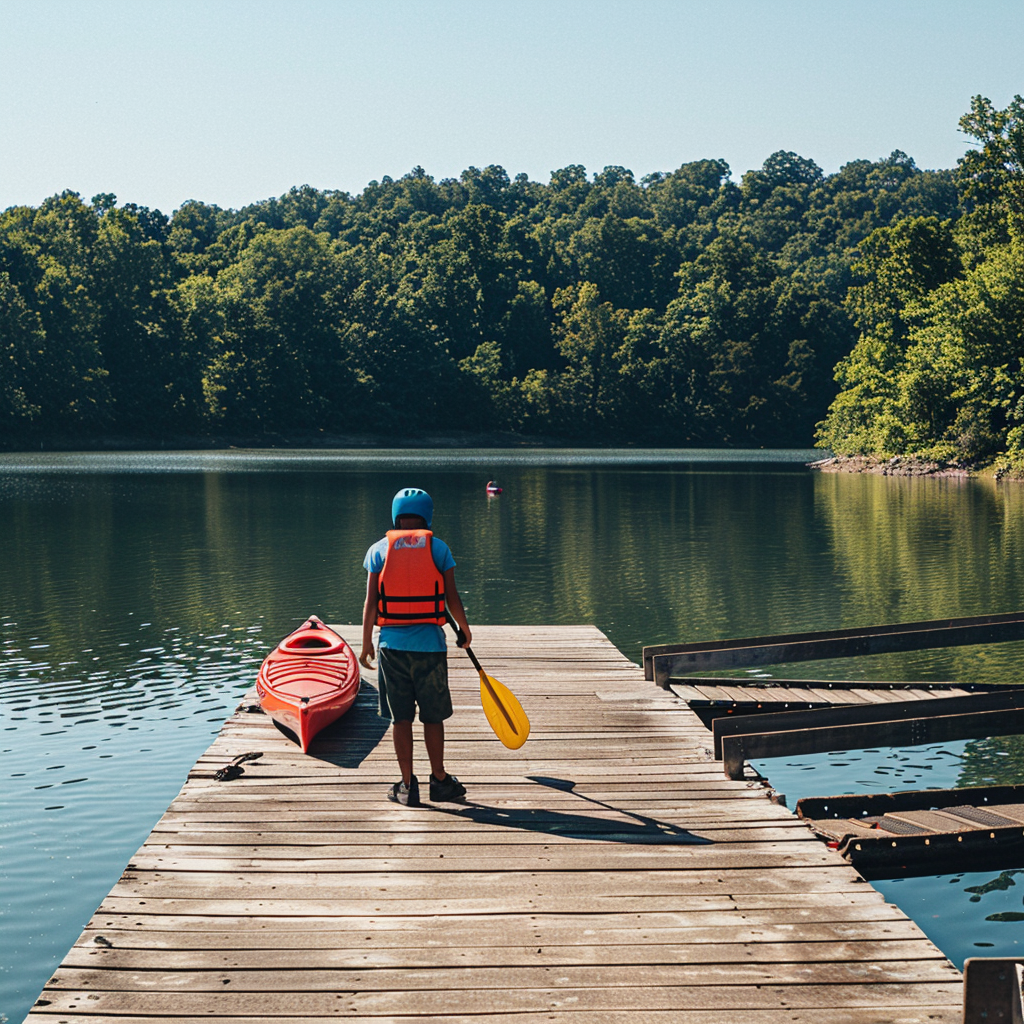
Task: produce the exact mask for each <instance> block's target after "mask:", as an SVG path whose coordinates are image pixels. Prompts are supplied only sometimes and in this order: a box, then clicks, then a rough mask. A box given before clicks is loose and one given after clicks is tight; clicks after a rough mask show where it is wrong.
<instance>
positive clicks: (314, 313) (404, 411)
mask: <svg viewBox="0 0 1024 1024" xmlns="http://www.w3.org/2000/svg"><path fill="white" fill-rule="evenodd" d="M986 109H988V111H989V114H991V115H992V116H995V114H996V113H998V112H994V111H991V110H990V108H986ZM979 110H980V111H981V112H980V113H979V114H978V116H979V117H981V116H983V115H984V111H983V110H981V108H979ZM972 123H973V122H972ZM979 130H980V129H979ZM985 130H990V129H985ZM979 154H980V155H981V158H982V163H980V164H979V163H978V161H977V160H973V158H975V157H978V156H979ZM984 154H985V150H980V151H979V150H975V151H972V152H971V153H969V154H968V156H967V157H965V158H964V161H961V166H960V167H959V168H958V169H957V170H955V171H954V170H938V171H927V170H921V169H919V168H918V167H917V166H916V165H915V163H914V161H913V160H912V159H911V158H910V157H908V156H907V155H906V154H904V153H902V152H899V151H897V152H894V153H893V154H892V155H891V156H889V157H886V158H884V159H880V160H874V161H871V160H855V161H852V162H850V163H848V164H846V165H845V166H844V167H842V168H841V169H840V170H839V171H838V172H836V173H834V174H828V175H826V174H824V173H823V172H822V170H821V168H819V167H818V166H817V165H816V164H815V163H814V162H813V161H812V160H809V159H806V158H803V157H801V156H798V155H797V154H795V153H790V152H783V151H780V152H777V153H774V154H772V155H771V156H770V157H769V158H768V159H767V160H766V161H765V162H764V164H763V166H762V167H761V168H760V169H758V170H753V171H749V172H747V173H746V174H744V175H742V178H741V180H740V181H739V183H736V182H734V181H733V180H732V176H731V172H730V168H729V167H728V165H727V164H726V163H724V162H723V161H721V160H701V161H696V162H693V163H687V164H684V165H683V166H681V167H679V168H678V169H676V170H674V171H671V172H664V173H656V174H651V175H647V176H646V177H644V178H642V179H641V180H639V181H637V180H636V179H635V178H634V175H633V174H632V172H630V171H629V170H627V169H626V168H623V167H606V168H605V169H604V170H603V171H600V172H598V173H596V174H593V175H588V173H587V172H586V170H585V168H583V167H582V166H577V165H572V166H569V167H565V168H562V169H560V170H556V171H554V172H553V173H552V174H551V179H550V181H549V182H548V183H546V184H542V183H539V182H535V181H531V180H530V179H529V178H528V177H527V176H526V175H523V174H520V175H517V176H516V177H514V178H510V176H509V175H508V174H507V173H506V171H505V170H504V169H503V168H501V167H498V166H490V167H486V168H484V169H482V170H481V169H478V168H475V167H470V168H468V169H467V170H466V171H464V172H463V173H462V174H461V175H460V176H459V177H458V178H457V179H454V178H453V179H444V180H441V181H436V180H435V179H434V178H432V177H431V176H430V175H428V174H427V173H426V172H425V171H424V170H423V169H422V168H419V167H417V168H414V169H413V170H412V171H410V172H409V173H408V174H406V175H405V176H404V177H401V178H399V179H397V180H392V179H391V178H387V177H385V178H384V179H383V180H381V181H379V182H378V181H373V182H371V183H370V184H369V185H368V186H367V187H366V188H365V189H364V190H363V191H362V192H361V193H359V194H358V195H353V194H349V193H345V192H338V191H330V190H319V189H315V188H311V187H309V186H302V187H297V188H293V189H291V190H290V191H289V192H287V193H286V194H285V195H283V196H280V197H279V198H274V199H268V200H265V201H262V202H258V203H254V204H253V205H251V206H247V207H245V208H243V209H240V210H225V209H221V208H218V207H217V206H214V205H210V204H207V203H202V202H197V201H190V202H186V203H184V204H183V205H182V206H181V207H180V208H179V209H178V210H176V211H175V212H174V214H173V216H171V217H167V216H165V215H163V214H162V213H160V211H158V210H150V209H147V208H146V207H140V206H137V205H135V204H131V203H128V204H123V205H118V202H117V199H116V197H115V196H113V195H109V194H102V195H98V196H94V197H93V198H92V199H91V201H89V202H86V201H85V200H84V199H83V198H82V197H81V196H80V195H78V194H77V193H74V192H70V191H66V192H64V193H62V194H61V195H57V196H53V197H51V198H49V199H46V200H45V201H43V202H42V203H41V204H40V205H39V206H38V207H30V206H16V207H11V208H9V209H7V210H6V211H4V212H3V213H2V214H0V425H2V426H0V431H2V434H3V435H4V436H6V438H7V439H8V444H9V445H10V444H21V443H26V442H30V441H32V440H39V439H43V438H46V437H52V436H62V437H67V436H74V437H76V438H81V439H83V440H84V439H88V438H102V437H105V436H110V435H128V436H132V437H138V438H153V439H156V438H162V437H175V436H177V437H181V436H193V435H197V434H207V435H214V436H231V435H235V436H246V437H259V436H260V435H263V434H266V433H273V434H277V435H285V436H287V435H288V434H289V433H291V434H304V433H306V432H309V431H318V430H323V431H326V432H328V433H335V434H360V433H366V434H370V433H372V434H375V435H377V436H382V437H385V438H393V439H394V441H395V442H396V443H399V442H401V441H403V440H405V439H408V438H410V437H413V436H415V435H417V434H419V433H423V432H429V433H443V432H445V431H453V432H455V431H481V432H482V431H514V432H516V433H519V434H523V435H528V436H529V435H535V436H536V435H546V436H556V437H561V438H565V439H567V440H572V441H575V442H580V443H633V442H635V443H648V444H659V445H660V444H664V445H731V446H761V445H763V446H787V445H807V444H809V443H811V441H812V439H813V437H814V433H815V428H816V424H819V421H821V420H822V418H823V417H825V420H824V423H823V424H822V425H821V433H820V437H821V439H822V441H823V442H824V443H828V444H829V445H831V446H832V447H833V448H835V449H836V450H840V451H841V450H844V447H845V449H849V450H853V449H855V448H857V447H858V446H862V447H863V446H865V445H867V446H869V447H870V446H874V448H875V449H877V450H886V451H887V450H888V448H886V447H885V445H883V444H881V438H882V435H881V434H879V433H878V431H879V429H880V427H879V424H880V423H881V422H882V421H883V420H884V422H885V423H886V424H890V423H891V422H897V421H899V422H907V416H908V415H909V412H908V411H907V410H908V409H909V408H910V406H907V409H904V408H903V407H898V408H897V405H894V404H893V403H894V402H896V401H897V399H899V400H902V398H901V397H900V396H902V395H903V394H904V392H906V394H907V395H910V393H911V391H912V392H913V396H914V397H913V401H912V402H911V405H912V406H913V409H914V410H917V408H918V406H919V405H921V403H922V401H924V402H925V404H926V405H927V402H931V405H927V410H924V406H922V412H921V416H923V417H924V418H923V419H920V422H922V423H923V422H925V420H928V418H929V417H931V419H930V420H929V422H934V423H937V422H938V420H937V419H936V418H935V417H936V416H937V415H938V414H939V409H938V406H937V405H936V403H937V402H938V400H939V397H940V396H938V395H934V394H933V392H934V390H935V387H936V386H937V385H936V380H935V374H936V373H940V372H942V371H940V367H939V365H938V364H939V363H940V362H941V360H939V361H937V360H936V359H934V358H931V357H930V356H929V355H928V354H927V353H926V350H925V349H924V348H922V345H925V343H926V339H927V340H928V344H931V345H932V347H933V348H934V346H935V345H939V346H940V348H941V347H942V346H941V343H940V342H939V339H938V335H939V334H940V333H941V331H940V327H941V325H943V324H945V325H954V324H960V325H961V327H962V328H963V329H964V330H966V329H967V322H968V320H969V319H970V317H969V315H968V312H969V310H970V309H971V308H973V307H972V305H971V304H972V302H974V301H976V300H975V299H974V298H972V295H973V294H974V293H973V292H971V290H970V289H971V288H974V289H975V291H978V290H979V289H980V290H981V291H984V290H985V289H986V288H990V286H991V287H994V286H996V285H997V284H999V286H1000V287H1003V288H1004V289H1008V290H1012V284H1011V276H1010V275H1011V274H1012V272H1013V270H1012V268H1013V266H1015V264H1013V263H1012V258H1011V253H1012V251H1014V249H1013V246H1014V245H1015V244H1016V243H1015V242H1014V241H1013V239H1014V238H1015V237H1016V236H1014V235H1013V230H1014V229H1013V227H1012V223H1011V220H1012V218H1010V217H1009V215H1008V213H1004V212H1002V211H1003V210H1004V207H1005V206H1006V204H1007V202H1008V200H1007V199H1006V197H1007V196H1010V195H1011V194H1012V195H1016V194H1017V193H1015V192H1013V191H1012V189H1011V188H1010V186H1009V185H1007V184H1006V181H1004V180H1003V179H1002V178H1001V177H1000V175H999V174H998V173H996V172H994V171H992V170H991V168H990V166H989V163H990V162H989V163H986V162H985V160H986V159H987V158H986V157H985V156H984ZM972 161H973V162H972ZM1006 176H1007V180H1010V179H1013V173H1011V171H1006ZM1013 180H1016V179H1013ZM965 182H967V184H968V186H969V187H966V186H965ZM1014 187H1016V186H1014ZM1018 248H1019V247H1018ZM1000 254H1004V255H1000ZM1007 261H1010V262H1007ZM1020 280H1021V279H1020V276H1019V274H1018V276H1017V281H1018V286H1017V287H1018V289H1019V282H1020ZM972 281H973V282H974V283H973V284H971V282H972ZM943 289H946V290H945V291H943ZM932 294H934V295H935V296H936V298H935V303H936V305H935V306H934V309H933V311H932V313H930V314H928V315H925V313H924V312H922V309H923V307H922V301H923V299H924V297H926V296H929V295H932ZM979 294H980V292H979ZM985 294H986V295H987V294H990V292H985ZM929 308H931V307H929ZM996 315H997V313H996V311H993V316H996ZM958 317H959V319H958ZM1018 325H1019V321H1018ZM950 329H952V327H951V328H950ZM972 330H974V328H973V327H972ZM980 330H981V327H980V325H978V331H979V332H980ZM887 332H888V333H887ZM973 337H974V335H973V334H972V338H973ZM985 337H986V338H988V337H989V334H988V333H986V334H985ZM976 340H977V344H981V343H982V342H981V338H980V337H979V338H978V339H976ZM973 343H974V342H972V344H973ZM1005 343H1006V344H1009V343H1010V339H1009V338H1006V339H1005ZM1017 343H1018V346H1019V344H1020V337H1019V336H1018V338H1017ZM984 344H988V345H991V344H993V342H991V341H986V342H985V343H984ZM886 346H888V347H886ZM928 351H929V352H930V351H931V350H928ZM950 358H953V357H952V356H950ZM978 358H982V355H981V354H979V356H978ZM901 359H902V360H903V363H900V360H901ZM976 362H977V360H976ZM898 363H900V366H899V368H898V367H897V364H898ZM837 364H839V374H838V378H837V377H836V376H835V374H836V366H837ZM904 364H906V365H905V366H904ZM942 365H943V366H945V364H942ZM972 365H973V364H972ZM897 368H898V369H899V372H900V373H905V374H910V375H911V376H913V379H914V381H915V382H916V383H915V384H914V386H913V388H910V387H909V385H908V387H907V388H904V387H903V385H902V384H901V385H899V386H896V387H895V390H893V388H894V385H893V384H892V380H890V378H892V379H895V377H894V374H895V373H896V371H897ZM1020 373H1021V369H1020V366H1019V365H1017V364H1015V365H1014V367H1012V368H1011V369H1009V370H1007V369H1006V368H1005V367H1004V369H1003V370H1000V371H999V372H998V373H996V372H995V371H993V373H992V374H990V375H989V377H984V375H982V376H981V377H979V378H978V379H977V380H974V379H973V378H972V381H971V383H970V384H969V386H968V385H965V386H966V387H968V390H969V391H970V398H969V400H965V401H964V402H962V403H961V404H962V405H963V407H964V408H968V407H969V409H970V410H971V412H970V413H969V414H968V413H965V414H964V415H965V417H966V418H965V419H964V420H963V424H962V428H963V429H960V428H959V427H958V428H956V429H958V430H960V434H961V435H963V436H964V437H968V436H970V437H974V438H979V439H983V438H984V437H986V436H988V435H986V434H985V431H986V430H988V431H989V432H993V431H995V432H998V430H999V423H998V422H997V419H998V417H997V416H996V414H995V412H994V411H993V406H992V397H993V393H992V392H991V390H987V389H988V388H989V385H990V384H992V383H995V384H996V385H997V388H996V392H995V394H997V395H998V402H999V403H1003V404H1002V405H999V408H1000V409H1002V410H1003V415H1004V416H1005V417H1009V416H1010V413H1009V409H1010V408H1011V407H1013V403H1014V402H1015V401H1017V399H1016V391H1015V390H1014V388H1015V387H1016V385H1015V384H1014V383H1013V381H1015V380H1016V379H1017V378H1016V377H1015V376H1014V374H1017V375H1018V376H1019V374H1020ZM915 374H916V376H915ZM929 374H931V375H932V376H931V377H930V378H929V379H927V380H926V379H925V378H926V377H928V375H929ZM940 390H942V389H941V388H940ZM941 398H942V400H943V401H947V402H949V401H953V402H956V401H959V399H956V398H955V397H954V396H953V395H952V393H950V392H949V389H948V388H947V389H945V393H944V394H942V395H941ZM926 400H927V401H926ZM908 401H910V399H909V398H908ZM1007 403H1008V404H1007ZM997 404H998V403H997ZM830 405H831V409H830ZM1014 408H1015V407H1014ZM986 410H987V411H986ZM1021 412H1022V416H1024V407H1022V410H1021ZM914 414H915V415H917V413H916V412H915V413H914ZM1013 415H1016V413H1013ZM972 417H973V418H972ZM986 417H987V418H986ZM914 422H915V424H916V423H917V422H918V420H915V421H914ZM1006 422H1007V423H1008V422H1009V418H1007V419H1006ZM1015 422H1016V421H1015ZM886 429H889V428H888V427H886ZM893 429H895V428H893ZM943 429H945V428H943ZM914 430H915V431H918V428H917V426H915V427H914ZM972 431H973V433H972ZM919 436H923V435H921V434H920V431H918V432H917V433H913V432H911V433H910V434H906V435H904V434H901V435H900V438H899V443H900V444H909V443H911V442H910V441H909V440H904V437H906V438H912V439H913V443H915V444H916V443H917V439H918V438H919ZM943 436H945V435H943ZM958 436H959V435H958ZM893 437H894V438H895V435H893ZM885 441H886V444H889V443H890V441H889V435H888V434H886V435H885ZM892 443H896V441H895V440H894V441H893V442H892ZM971 443H972V444H974V445H975V449H976V448H977V445H978V444H980V443H984V442H983V440H982V441H972V442H971ZM975 449H972V450H975Z"/></svg>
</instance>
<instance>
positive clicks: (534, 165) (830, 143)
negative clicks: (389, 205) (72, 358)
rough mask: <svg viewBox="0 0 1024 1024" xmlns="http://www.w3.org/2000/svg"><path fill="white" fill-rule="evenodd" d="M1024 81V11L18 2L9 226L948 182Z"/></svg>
mask: <svg viewBox="0 0 1024 1024" xmlns="http://www.w3.org/2000/svg"><path fill="white" fill-rule="evenodd" d="M1022 57H1024V0H974V2H972V3H966V2H964V0H955V2H950V0H817V2H812V0H802V2H796V0H715V2H705V0H628V2H621V0H585V2H583V0H503V2H499V0H373V2H367V0H332V2H328V0H244V2H238V0H202V2H194V0H0V209H6V208H7V207H9V206H12V205H18V204H26V205H31V206H35V205H38V204H39V203H40V202H41V201H42V200H43V199H45V198H46V197H47V196H50V195H53V194H55V193H59V192H61V191H62V190H64V189H72V190H73V191H75V192H78V193H80V194H81V195H82V196H83V197H84V198H85V199H87V200H88V199H91V198H92V196H94V195H96V194H97V193H100V192H113V193H114V194H116V195H117V197H118V201H119V202H121V203H127V202H134V203H138V204H139V205H141V206H149V207H152V208H158V209H160V210H162V211H163V212H164V213H168V214H169V213H171V212H172V211H173V210H175V209H176V208H177V207H179V206H180V205H181V204H182V203H183V202H185V201H186V200H188V199H197V200H202V201H203V202H207V203H215V204H217V205H218V206H222V207H226V208H238V207H241V206H245V205H247V204H249V203H252V202H257V201H259V200H261V199H266V198H268V197H271V196H277V195H281V194H282V193H284V192H286V191H287V190H288V189H289V188H291V187H293V186H297V185H303V184H309V185H313V186H315V187H317V188H321V189H340V190H342V191H347V192H352V193H358V192H359V191H361V190H362V189H363V188H364V187H365V186H366V185H367V184H368V183H369V182H370V181H372V180H380V179H381V178H382V177H384V176H385V175H390V176H391V177H393V178H398V177H401V176H402V175H403V174H406V173H407V172H408V171H410V170H411V169H412V168H414V167H416V166H422V167H423V168H424V169H425V170H426V171H427V173H428V174H431V175H432V176H433V177H435V178H437V179H441V178H446V177H458V175H459V174H460V173H461V172H462V171H463V170H464V169H465V168H467V167H470V166H476V167H481V168H482V167H485V166H487V165H489V164H500V165H501V166H502V167H504V168H505V169H506V171H508V173H509V174H510V175H511V176H514V175H516V174H519V173H525V174H527V175H528V176H529V177H530V178H531V179H533V180H536V181H542V182H547V181H548V180H549V179H550V176H551V172H552V171H553V170H556V169H558V168H561V167H565V166H567V165H568V164H582V165H583V166H585V167H586V168H587V170H588V172H589V173H591V174H593V173H594V172H597V171H600V170H602V169H603V168H604V167H606V166H608V165H620V166H624V167H627V168H629V169H630V170H632V171H633V172H634V174H635V175H636V177H637V178H638V179H639V178H641V177H642V176H643V175H645V174H649V173H651V172H654V171H671V170H674V169H675V168H677V167H679V166H680V165H681V164H683V163H686V162H688V161H691V160H700V159H706V158H716V159H724V160H726V161H727V162H728V164H729V165H730V167H731V168H732V172H733V178H734V180H737V181H738V180H739V179H740V177H741V176H742V174H743V172H744V171H746V170H749V169H751V168H756V167H760V166H761V164H762V163H763V162H764V160H765V158H767V157H768V156H769V155H770V154H772V153H773V152H776V151H777V150H791V151H794V152H796V153H799V154H800V155H801V156H803V157H808V158H810V159H812V160H814V161H816V162H817V163H818V164H819V165H820V166H821V167H822V168H823V170H825V172H826V173H831V172H834V171H836V170H838V169H839V168H840V167H841V166H842V165H843V164H845V163H847V162H848V161H850V160H856V159H862V158H867V159H878V158H879V157H882V156H887V155H888V154H889V153H890V152H892V151H893V150H894V149H901V150H903V151H904V152H906V153H909V154H910V156H912V157H913V158H914V159H915V160H916V162H917V165H918V166H919V167H922V168H938V167H952V166H954V165H955V163H956V160H957V158H958V157H959V156H961V155H962V154H963V153H964V151H965V150H966V148H967V145H968V140H967V139H966V138H965V137H964V136H963V135H961V134H960V133H959V132H958V130H957V121H958V120H959V118H960V116H961V115H962V114H963V113H964V112H965V111H967V109H968V108H969V105H970V101H971V97H972V96H974V95H976V94H979V93H980V94H981V95H984V96H987V97H989V98H990V99H991V100H992V101H993V103H995V104H996V105H997V106H998V107H1005V106H1006V105H1007V104H1008V103H1009V102H1010V100H1011V99H1012V98H1013V96H1014V95H1015V94H1018V93H1024V59H1022Z"/></svg>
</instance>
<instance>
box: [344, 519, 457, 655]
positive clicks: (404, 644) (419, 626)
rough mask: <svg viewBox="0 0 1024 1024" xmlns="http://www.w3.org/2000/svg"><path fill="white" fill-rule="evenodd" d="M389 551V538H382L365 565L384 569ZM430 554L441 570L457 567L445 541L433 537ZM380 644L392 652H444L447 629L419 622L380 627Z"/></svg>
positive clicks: (372, 547)
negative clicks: (408, 624) (445, 631)
mask: <svg viewBox="0 0 1024 1024" xmlns="http://www.w3.org/2000/svg"><path fill="white" fill-rule="evenodd" d="M387 553H388V539H387V537H383V538H381V539H380V540H379V541H377V543H376V544H371V545H370V548H369V550H368V551H367V552H366V557H365V558H364V559H363V568H364V569H365V570H366V571H367V572H380V571H381V569H383V568H384V558H385V557H386V556H387ZM430 553H431V555H432V556H433V558H434V565H436V566H437V568H438V570H439V571H440V572H447V571H448V570H449V569H454V568H455V559H454V558H453V557H452V553H451V549H450V548H449V547H448V545H447V544H445V542H444V541H443V540H440V539H438V538H437V537H434V538H433V539H432V540H431V542H430ZM377 646H378V647H390V648H391V649H392V650H393V651H444V650H447V648H448V645H447V644H446V643H445V639H444V631H443V630H442V629H441V627H440V626H435V625H434V624H433V623H432V622H419V623H416V624H415V625H412V626H381V627H380V636H379V637H378V638H377Z"/></svg>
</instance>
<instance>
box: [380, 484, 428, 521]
mask: <svg viewBox="0 0 1024 1024" xmlns="http://www.w3.org/2000/svg"><path fill="white" fill-rule="evenodd" d="M399 516H422V517H423V518H424V519H425V520H426V521H427V526H430V523H431V520H432V519H433V518H434V502H433V501H432V500H431V497H430V495H429V494H427V492H426V491H421V490H420V489H419V488H418V487H403V488H402V489H401V490H400V491H399V492H398V493H397V494H396V495H395V497H394V499H393V500H392V502H391V522H392V523H395V524H396V525H397V523H398V517H399Z"/></svg>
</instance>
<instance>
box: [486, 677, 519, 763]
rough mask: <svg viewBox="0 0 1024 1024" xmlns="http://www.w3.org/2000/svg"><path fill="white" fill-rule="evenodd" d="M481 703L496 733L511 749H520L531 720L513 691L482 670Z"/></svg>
mask: <svg viewBox="0 0 1024 1024" xmlns="http://www.w3.org/2000/svg"><path fill="white" fill-rule="evenodd" d="M480 703H481V704H483V706H484V714H485V715H486V716H487V721H488V722H489V723H490V726H491V728H492V729H493V730H494V735H495V736H497V737H498V739H499V740H501V742H502V743H504V744H505V746H506V747H508V748H509V750H518V749H519V748H520V747H521V746H522V745H523V744H524V743H525V742H526V737H527V736H529V735H530V720H529V719H528V718H527V717H526V712H525V711H524V710H523V706H522V704H520V703H519V701H518V700H516V698H515V695H514V694H513V693H512V691H511V690H509V688H508V687H507V686H505V685H503V684H502V683H499V682H498V680H497V679H495V678H494V677H493V676H489V675H487V673H486V672H481V673H480Z"/></svg>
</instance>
